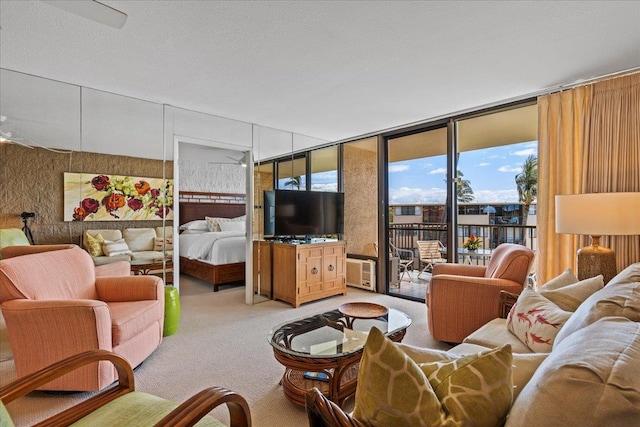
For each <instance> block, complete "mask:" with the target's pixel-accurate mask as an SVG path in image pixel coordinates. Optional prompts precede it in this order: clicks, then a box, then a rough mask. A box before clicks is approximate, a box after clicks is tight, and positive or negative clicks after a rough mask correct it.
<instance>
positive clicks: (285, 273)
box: [271, 241, 347, 308]
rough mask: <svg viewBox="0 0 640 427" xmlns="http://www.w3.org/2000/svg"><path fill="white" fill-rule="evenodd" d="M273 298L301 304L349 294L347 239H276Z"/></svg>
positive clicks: (273, 246) (273, 247)
mask: <svg viewBox="0 0 640 427" xmlns="http://www.w3.org/2000/svg"><path fill="white" fill-rule="evenodd" d="M271 256H272V263H273V264H272V267H273V268H272V283H273V299H277V300H281V301H285V302H288V303H290V304H292V305H293V306H294V307H296V308H297V307H299V306H300V304H302V303H305V302H309V301H315V300H318V299H321V298H325V297H329V296H332V295H338V294H343V295H346V294H347V284H346V276H345V275H346V259H347V257H346V248H345V242H344V241H338V242H323V243H309V244H290V243H272V253H271Z"/></svg>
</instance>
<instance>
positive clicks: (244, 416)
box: [156, 387, 251, 427]
mask: <svg viewBox="0 0 640 427" xmlns="http://www.w3.org/2000/svg"><path fill="white" fill-rule="evenodd" d="M221 404H226V405H227V408H228V410H229V416H230V427H251V412H250V411H249V404H248V403H247V401H246V400H245V399H244V397H242V396H241V395H239V394H238V393H236V392H234V391H231V390H228V389H226V388H223V387H210V388H205V389H204V390H202V391H200V392H199V393H197V394H195V395H193V396H192V397H190V398H189V399H188V400H186V401H185V402H183V403H182V404H181V405H180V406H178V407H177V408H176V409H174V410H173V411H171V412H170V413H169V414H168V415H167V416H166V417H164V418H163V419H162V420H160V421H159V422H158V423H157V424H156V426H162V427H188V426H192V425H194V424H196V423H197V422H198V421H199V420H200V419H201V418H202V417H204V416H205V415H207V414H208V413H209V412H210V411H211V410H212V409H214V408H215V407H217V406H219V405H221Z"/></svg>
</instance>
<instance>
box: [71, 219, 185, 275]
mask: <svg viewBox="0 0 640 427" xmlns="http://www.w3.org/2000/svg"><path fill="white" fill-rule="evenodd" d="M172 233H173V228H172V227H171V226H167V227H155V228H151V227H136V228H125V229H124V230H119V229H103V230H97V229H91V230H86V231H85V233H84V235H83V238H82V245H83V247H84V248H85V249H86V250H87V252H89V254H90V255H91V258H92V259H93V262H94V263H95V265H103V264H108V263H112V262H116V261H131V260H159V259H163V258H165V257H167V258H170V257H172V256H173V234H172ZM105 242H106V245H105ZM109 247H111V248H114V250H112V251H110V250H109Z"/></svg>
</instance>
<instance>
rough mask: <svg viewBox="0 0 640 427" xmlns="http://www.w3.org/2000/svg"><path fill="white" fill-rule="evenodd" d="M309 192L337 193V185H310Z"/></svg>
mask: <svg viewBox="0 0 640 427" xmlns="http://www.w3.org/2000/svg"><path fill="white" fill-rule="evenodd" d="M311 190H313V191H338V184H337V183H335V182H334V183H325V184H321V183H317V184H311Z"/></svg>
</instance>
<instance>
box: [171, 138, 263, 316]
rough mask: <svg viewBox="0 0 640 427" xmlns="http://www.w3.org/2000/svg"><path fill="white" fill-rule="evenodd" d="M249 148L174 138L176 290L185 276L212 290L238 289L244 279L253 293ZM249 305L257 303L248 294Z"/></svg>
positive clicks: (251, 168)
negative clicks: (181, 278)
mask: <svg viewBox="0 0 640 427" xmlns="http://www.w3.org/2000/svg"><path fill="white" fill-rule="evenodd" d="M245 149H247V147H241V146H237V145H233V144H226V143H221V142H217V141H209V140H200V139H196V138H185V137H176V138H175V145H174V152H175V154H174V165H173V168H174V181H175V188H176V189H178V191H176V192H175V200H174V205H175V209H176V220H175V222H174V224H175V226H174V260H175V262H174V276H175V277H176V279H177V280H176V283H174V286H177V287H178V289H179V280H180V275H181V274H187V275H188V276H190V277H189V278H190V279H191V278H194V280H197V281H198V282H199V283H201V284H202V286H206V287H210V290H211V291H218V290H224V289H225V288H228V287H232V286H234V287H235V286H240V284H241V283H242V281H243V280H244V285H245V286H246V288H247V289H251V288H252V275H251V274H248V273H247V272H248V271H250V269H251V265H252V262H251V261H252V254H251V245H250V243H251V231H250V228H251V227H250V224H251V222H252V212H251V209H249V207H250V206H252V198H251V197H249V195H250V194H251V193H250V189H251V188H252V187H251V179H250V178H251V177H252V175H253V165H252V164H251V152H250V151H249V150H248V149H247V151H245ZM207 217H208V218H210V219H209V220H207V219H206V218H207ZM211 218H218V219H217V220H212V219H211ZM213 229H215V231H212V230H213ZM245 300H246V301H245V302H246V303H247V304H252V303H253V298H252V296H251V294H250V293H249V292H248V291H247V297H246V298H245Z"/></svg>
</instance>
